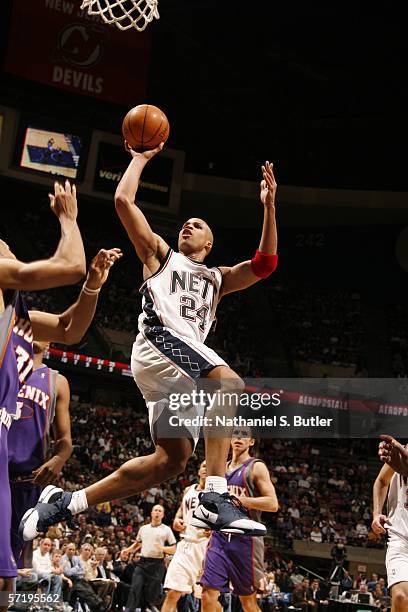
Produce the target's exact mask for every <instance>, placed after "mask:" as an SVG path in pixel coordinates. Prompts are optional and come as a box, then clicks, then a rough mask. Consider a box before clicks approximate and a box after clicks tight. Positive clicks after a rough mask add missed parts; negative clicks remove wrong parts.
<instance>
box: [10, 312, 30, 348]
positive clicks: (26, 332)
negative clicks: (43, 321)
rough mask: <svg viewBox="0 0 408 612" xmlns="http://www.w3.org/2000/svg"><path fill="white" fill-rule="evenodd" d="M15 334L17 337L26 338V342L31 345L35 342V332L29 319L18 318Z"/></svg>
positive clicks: (15, 324) (14, 328) (14, 329)
mask: <svg viewBox="0 0 408 612" xmlns="http://www.w3.org/2000/svg"><path fill="white" fill-rule="evenodd" d="M13 332H14V333H15V334H16V335H17V336H20V337H22V338H24V340H25V341H26V342H28V343H30V344H31V342H32V341H33V330H32V327H31V321H30V320H29V319H22V318H21V317H17V318H16V321H15V323H14V327H13Z"/></svg>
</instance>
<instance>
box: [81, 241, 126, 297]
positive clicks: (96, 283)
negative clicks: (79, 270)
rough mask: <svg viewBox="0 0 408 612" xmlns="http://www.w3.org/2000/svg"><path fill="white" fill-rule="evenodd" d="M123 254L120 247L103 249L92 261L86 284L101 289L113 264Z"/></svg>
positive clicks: (91, 287) (89, 287) (90, 287)
mask: <svg viewBox="0 0 408 612" xmlns="http://www.w3.org/2000/svg"><path fill="white" fill-rule="evenodd" d="M122 256H123V253H122V251H121V250H120V249H117V248H115V249H101V250H100V251H99V253H98V254H97V255H95V257H94V258H93V260H92V261H91V263H90V266H89V270H88V275H87V277H86V281H85V282H86V286H87V287H88V289H100V287H102V285H103V284H104V283H105V282H106V279H107V278H108V276H109V271H110V269H111V267H112V266H113V264H114V263H115V262H116V261H118V260H119V259H120V258H121V257H122Z"/></svg>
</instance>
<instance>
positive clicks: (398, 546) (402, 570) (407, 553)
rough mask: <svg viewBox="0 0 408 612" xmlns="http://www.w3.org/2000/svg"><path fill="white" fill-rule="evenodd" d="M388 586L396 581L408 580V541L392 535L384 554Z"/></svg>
mask: <svg viewBox="0 0 408 612" xmlns="http://www.w3.org/2000/svg"><path fill="white" fill-rule="evenodd" d="M385 566H386V568H387V578H388V588H390V587H392V585H393V584H397V582H408V542H407V541H406V540H404V539H403V538H400V537H398V536H395V535H393V536H392V537H391V539H390V540H389V541H388V544H387V553H386V556H385Z"/></svg>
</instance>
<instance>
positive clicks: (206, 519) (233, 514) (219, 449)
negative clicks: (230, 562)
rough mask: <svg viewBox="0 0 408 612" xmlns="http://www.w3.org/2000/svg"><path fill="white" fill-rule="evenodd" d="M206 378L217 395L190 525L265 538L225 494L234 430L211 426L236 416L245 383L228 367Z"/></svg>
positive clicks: (206, 432)
mask: <svg viewBox="0 0 408 612" xmlns="http://www.w3.org/2000/svg"><path fill="white" fill-rule="evenodd" d="M205 378H206V380H208V381H210V383H209V386H210V388H211V384H214V383H215V384H216V387H217V392H216V393H215V392H214V395H213V398H214V400H215V401H214V403H213V405H212V408H211V419H212V423H211V424H212V426H209V427H205V428H204V437H205V458H206V466H207V478H206V481H205V490H204V493H203V494H202V495H201V497H200V505H199V506H198V507H197V508H196V510H195V511H194V514H193V520H192V524H193V525H194V526H195V527H202V528H210V529H215V530H217V531H223V532H224V533H238V534H247V535H264V534H265V533H266V529H265V527H264V525H262V524H261V523H258V522H256V521H253V520H252V519H250V518H249V517H248V514H247V513H246V512H245V511H244V510H243V509H242V508H241V507H240V506H239V504H237V503H236V501H235V500H233V499H232V498H231V496H230V495H228V489H227V480H226V478H225V467H226V464H227V458H228V452H229V448H230V443H231V437H232V432H233V427H232V426H225V427H223V431H222V432H220V431H219V430H218V429H217V428H216V427H214V423H216V422H217V416H219V417H223V416H225V417H227V418H229V419H231V418H233V417H234V416H235V415H236V412H237V407H238V403H239V398H240V396H241V394H242V392H243V390H244V388H245V384H244V381H243V380H242V379H241V378H240V377H239V376H238V374H236V373H235V372H234V370H231V368H230V367H228V366H227V365H219V366H217V367H215V368H213V369H212V370H210V371H209V372H208V373H206V375H205ZM211 390H212V389H211ZM214 391H215V388H214ZM210 392H211V391H210Z"/></svg>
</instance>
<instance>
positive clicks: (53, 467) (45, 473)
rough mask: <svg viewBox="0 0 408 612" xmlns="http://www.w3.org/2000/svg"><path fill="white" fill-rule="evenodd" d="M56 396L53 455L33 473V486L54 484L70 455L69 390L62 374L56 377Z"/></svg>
mask: <svg viewBox="0 0 408 612" xmlns="http://www.w3.org/2000/svg"><path fill="white" fill-rule="evenodd" d="M56 394H57V397H56V404H55V417H54V422H53V430H54V439H55V449H54V455H53V457H51V459H49V460H48V461H46V462H45V463H43V465H41V466H40V467H39V468H37V469H36V470H34V471H33V474H34V476H35V478H34V484H37V485H42V486H46V485H48V484H50V483H52V482H55V480H56V479H57V478H58V476H59V475H60V473H61V470H62V468H63V467H64V465H65V463H66V462H67V461H68V459H69V458H70V456H71V453H72V438H71V419H70V416H69V400H70V389H69V384H68V381H67V379H66V378H65V376H62V374H58V376H57V381H56Z"/></svg>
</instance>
